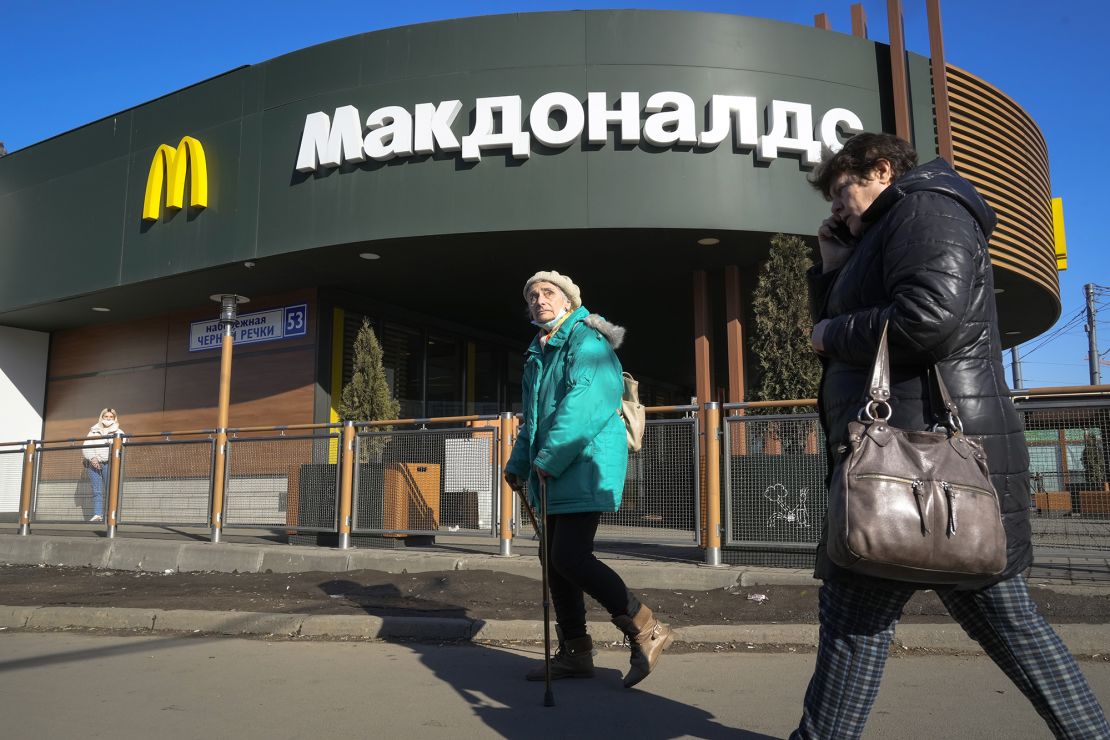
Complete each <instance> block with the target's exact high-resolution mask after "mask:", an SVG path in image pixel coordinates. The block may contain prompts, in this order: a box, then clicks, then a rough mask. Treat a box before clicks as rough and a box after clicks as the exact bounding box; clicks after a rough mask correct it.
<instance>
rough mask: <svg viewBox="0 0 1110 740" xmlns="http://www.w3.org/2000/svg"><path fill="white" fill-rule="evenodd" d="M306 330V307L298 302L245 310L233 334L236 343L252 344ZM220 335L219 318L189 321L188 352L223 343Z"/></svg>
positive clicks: (290, 335)
mask: <svg viewBox="0 0 1110 740" xmlns="http://www.w3.org/2000/svg"><path fill="white" fill-rule="evenodd" d="M307 332H308V306H307V304H304V303H301V304H299V305H296V306H286V307H285V308H273V309H270V310H269V311H258V312H255V313H245V314H243V315H242V316H240V317H239V320H238V321H236V322H235V333H234V335H233V336H234V339H235V343H236V344H253V343H255V342H274V341H277V340H279V339H289V338H291V337H303V336H304V335H305V334H306V333H307ZM223 334H224V329H223V324H221V323H220V322H218V321H194V322H193V323H191V324H189V351H190V352H200V351H201V350H206V349H216V348H217V347H219V346H221V345H222V344H223Z"/></svg>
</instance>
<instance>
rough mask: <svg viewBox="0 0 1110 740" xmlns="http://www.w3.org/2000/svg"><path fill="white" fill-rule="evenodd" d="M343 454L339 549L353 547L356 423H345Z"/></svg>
mask: <svg viewBox="0 0 1110 740" xmlns="http://www.w3.org/2000/svg"><path fill="white" fill-rule="evenodd" d="M340 447H341V448H342V450H343V452H342V454H341V455H340V457H339V465H340V467H339V549H340V550H348V549H350V547H351V500H352V490H353V488H354V478H355V423H354V422H353V421H345V422H343V443H342V445H340Z"/></svg>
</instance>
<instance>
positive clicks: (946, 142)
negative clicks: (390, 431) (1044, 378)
mask: <svg viewBox="0 0 1110 740" xmlns="http://www.w3.org/2000/svg"><path fill="white" fill-rule="evenodd" d="M892 46H893V53H892V47H891V46H888V45H887V44H882V43H877V42H874V41H871V40H868V38H867V37H866V32H865V31H863V32H860V30H859V29H857V31H856V33H855V34H853V35H849V34H845V33H838V32H833V31H830V30H827V29H824V28H819V27H814V28H809V27H802V26H797V25H792V24H786V23H780V22H776V21H770V20H764V19H759V18H750V17H740V16H732V15H716V14H703V13H692V12H657V11H613V12H610V11H596V12H594V11H589V12H557V13H536V14H518V15H506V16H491V17H479V18H469V19H463V20H454V21H445V22H437V23H428V24H423V25H417V26H411V27H403V28H395V29H390V30H384V31H376V32H372V33H366V34H362V35H359V36H352V37H349V38H344V39H339V40H337V41H332V42H329V43H326V44H322V45H319V46H314V47H311V48H308V49H303V50H301V51H297V52H294V53H291V54H288V55H286V56H282V57H279V58H276V59H272V60H269V61H266V62H263V63H260V64H255V65H250V66H244V67H240V68H237V69H234V70H231V71H229V72H227V73H226V74H223V75H221V76H218V77H215V78H213V79H209V80H206V81H204V82H200V83H198V84H196V85H193V86H191V87H188V88H186V89H183V90H179V91H177V92H174V93H171V94H169V95H166V96H164V97H161V98H158V99H156V100H152V101H150V102H148V103H145V104H142V105H139V106H137V107H135V108H132V109H129V110H125V111H121V112H120V113H118V114H116V115H113V116H109V117H107V118H104V119H102V120H98V121H93V122H91V123H89V124H87V125H85V126H83V127H81V128H79V129H76V130H74V131H70V132H68V133H64V134H61V135H59V136H56V137H54V138H52V139H49V140H46V141H43V142H40V143H37V144H35V145H33V146H29V147H27V148H25V149H22V150H18V151H15V152H13V153H11V154H10V155H8V156H6V157H4V158H2V159H0V260H2V262H0V264H2V265H3V269H2V270H0V367H2V369H3V386H2V388H0V394H2V398H0V404H2V405H3V408H4V409H5V414H4V415H3V417H4V418H3V420H2V422H0V424H2V425H4V426H3V429H2V433H0V437H3V438H4V439H32V438H35V439H42V438H45V439H58V438H69V437H83V436H84V435H85V433H86V432H87V431H88V428H89V426H90V425H91V424H92V423H93V422H94V421H95V419H96V417H97V414H98V412H99V410H100V409H101V408H102V407H106V406H111V407H114V408H116V409H118V410H119V413H120V418H121V422H122V427H123V428H124V429H125V430H126V431H127V432H129V433H143V432H158V431H162V430H173V429H177V430H180V429H198V428H211V427H213V426H215V424H216V404H217V387H218V382H219V362H220V357H219V356H220V352H219V350H218V347H219V331H220V328H219V324H218V322H217V318H218V312H219V306H218V304H216V303H213V302H212V300H211V296H217V297H218V296H219V295H220V294H227V293H234V294H238V295H241V296H246V297H247V298H249V302H248V303H244V304H243V305H242V306H241V307H240V319H241V322H240V325H239V326H238V327H237V329H236V344H235V360H234V367H233V374H232V386H231V407H230V420H231V424H232V425H233V426H251V425H270V424H300V423H313V422H327V421H329V420H334V419H335V418H337V417H336V404H337V400H338V395H339V389H340V387H341V385H342V383H343V381H344V379H345V378H347V377H349V373H350V367H351V356H352V344H353V339H354V335H355V333H356V331H357V329H358V327H359V326H360V325H361V323H362V321H363V319H364V318H365V319H368V320H369V321H370V322H371V323H372V325H373V326H374V327H375V329H376V331H377V334H378V336H379V338H380V340H381V343H382V346H383V349H384V362H385V366H386V370H387V375H388V378H389V381H390V383H391V385H392V389H393V392H394V394H395V396H396V397H397V398H398V399H399V400H400V402H401V415H402V416H403V417H435V416H448V415H459V414H475V413H493V412H498V411H505V410H512V409H515V408H517V407H518V405H519V393H520V387H519V386H520V376H521V352H522V351H523V349H524V347H525V346H526V344H527V343H528V341H529V340H530V338H531V335H532V332H533V328H532V327H530V326H529V324H528V322H527V317H526V313H525V306H524V303H523V300H522V296H521V289H522V287H523V283H524V280H525V279H526V278H527V277H528V276H529V275H531V274H532V273H533V272H535V271H536V270H538V269H556V270H559V271H560V272H563V273H566V274H569V275H571V276H572V277H573V278H574V280H575V281H576V282H577V283H578V285H579V286H580V287H581V289H582V294H583V297H584V302H585V304H586V306H587V307H589V308H590V309H591V310H593V311H594V312H597V313H601V314H604V315H605V316H606V317H607V318H609V319H610V320H612V321H614V322H616V323H618V324H622V325H624V326H625V327H626V328H627V330H628V333H627V339H626V342H625V345H624V347H622V349H621V359H622V361H623V363H624V365H625V367H626V369H628V370H629V371H631V372H632V373H634V374H635V375H636V376H637V377H638V378H639V379H640V380H641V394H642V400H644V402H645V403H646V404H648V405H652V404H668V403H687V402H689V400H690V399H691V398H692V397H697V398H698V400H699V401H705V400H720V401H739V400H743V398H744V393H745V386H748V387H750V386H751V385H752V383H753V380H754V378H753V376H752V372H751V366H752V363H751V360H750V357H749V356H748V350H747V347H746V342H745V332H746V329H747V326H748V323H749V322H750V321H751V319H752V310H751V295H752V290H753V287H754V285H755V281H756V275H757V270H758V268H759V265H760V263H761V261H762V260H764V259H765V257H766V255H767V251H768V247H769V241H770V239H771V237H772V236H773V235H774V234H776V233H779V232H783V233H787V234H797V235H801V236H802V237H804V238H806V239H807V240H809V241H810V242H811V243H813V244H814V246H815V244H816V240H815V236H814V234H815V232H816V227H817V225H818V224H819V223H820V221H821V220H822V218H824V216H825V215H826V213H827V209H828V205H827V204H826V203H825V202H824V201H823V200H822V199H821V198H820V197H819V196H818V195H817V194H816V193H815V191H814V190H813V189H812V187H811V186H810V185H809V183H808V181H807V176H808V175H809V173H810V172H811V170H812V167H813V165H814V164H815V163H816V162H817V161H819V159H820V157H821V154H822V148H823V147H826V146H827V147H832V148H835V147H837V146H838V145H839V144H840V142H842V141H843V139H844V138H845V137H846V136H848V135H850V134H851V133H852V132H854V131H857V130H887V131H892V132H893V131H901V132H904V133H906V134H907V135H908V136H909V138H910V139H911V140H912V141H913V142H914V144H915V146H916V148H917V149H918V151H919V152H920V154H921V160H922V161H928V160H930V159H932V158H934V157H936V156H938V154H939V153H942V152H945V153H947V152H948V151H950V157H951V158H952V160H953V161H954V163H955V165H956V167H957V169H958V170H960V171H961V172H962V173H963V174H964V175H965V176H967V177H968V178H970V179H971V180H972V181H974V182H975V184H976V185H977V186H978V187H979V188H980V190H981V192H982V193H983V194H984V196H985V197H986V198H987V199H988V200H989V201H990V202H991V204H992V205H993V206H994V207H995V209H996V210H997V212H998V215H999V219H1000V224H999V227H998V230H997V232H996V234H995V236H994V238H993V241H992V244H991V247H992V254H993V258H994V265H995V273H996V282H997V285H998V288H999V291H1000V292H999V294H998V296H997V299H998V304H999V309H1000V320H1001V323H1002V331H1003V334H1004V340H1005V341H1006V342H1007V343H1016V342H1018V341H1026V340H1028V339H1030V338H1032V337H1033V336H1035V335H1037V334H1039V333H1041V332H1043V331H1045V330H1046V329H1047V328H1049V327H1050V326H1051V325H1052V324H1053V323H1054V322H1055V320H1056V319H1057V317H1058V315H1059V312H1060V298H1059V286H1058V281H1057V269H1058V266H1059V265H1058V261H1057V254H1056V251H1055V242H1054V230H1053V223H1054V222H1053V208H1052V201H1051V191H1050V181H1049V174H1048V164H1047V152H1046V149H1045V144H1044V140H1043V137H1042V136H1041V134H1040V131H1039V130H1038V128H1037V126H1036V123H1035V122H1034V121H1032V120H1031V119H1030V118H1029V116H1028V115H1027V114H1026V113H1025V112H1024V111H1023V110H1022V109H1021V107H1020V106H1019V105H1018V104H1017V103H1015V102H1014V101H1013V100H1011V99H1010V98H1008V97H1007V96H1006V95H1005V94H1004V93H1003V92H1001V91H999V90H998V89H996V88H995V87H993V86H992V85H991V84H990V82H989V81H985V80H982V79H979V78H978V77H976V76H975V75H974V70H972V71H970V72H968V71H964V70H961V69H957V68H955V67H952V66H946V65H944V63H943V59H939V58H938V53H937V50H936V49H934V52H933V54H932V58H929V57H925V56H919V55H917V54H914V53H905V52H904V51H903V50H902V49H901V39H897V40H895V43H893V44H892ZM941 82H943V84H939V83H941ZM935 100H936V101H940V102H939V103H935V102H934V101H935ZM945 100H946V101H947V102H945ZM0 503H2V504H3V505H2V506H0V510H3V511H13V510H14V509H15V504H16V502H15V501H4V502H0Z"/></svg>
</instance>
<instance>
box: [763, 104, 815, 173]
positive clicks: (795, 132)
mask: <svg viewBox="0 0 1110 740" xmlns="http://www.w3.org/2000/svg"><path fill="white" fill-rule="evenodd" d="M768 119H769V120H770V121H771V125H770V126H769V128H770V129H771V130H770V131H768V132H767V133H765V134H764V135H763V136H760V137H759V143H758V144H757V145H756V147H755V156H756V157H758V158H759V160H760V161H761V162H770V161H771V160H772V159H777V158H778V156H779V152H780V151H784V152H796V153H798V154H801V155H802V162H804V163H805V164H808V165H815V164H818V163H820V161H821V142H819V141H815V140H814V138H813V109H812V108H811V107H810V106H808V105H806V104H805V103H790V102H787V101H785V100H772V101H771V107H770V109H769V113H768Z"/></svg>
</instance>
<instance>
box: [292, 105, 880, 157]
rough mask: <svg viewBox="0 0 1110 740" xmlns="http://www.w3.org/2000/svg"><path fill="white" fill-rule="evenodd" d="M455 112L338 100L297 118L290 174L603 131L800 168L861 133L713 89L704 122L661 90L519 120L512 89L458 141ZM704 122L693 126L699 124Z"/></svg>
mask: <svg viewBox="0 0 1110 740" xmlns="http://www.w3.org/2000/svg"><path fill="white" fill-rule="evenodd" d="M462 110H463V104H462V102H461V101H459V100H445V101H442V102H439V103H417V104H416V105H415V106H414V108H413V112H412V113H410V112H409V110H408V109H407V108H404V107H402V106H396V105H390V106H384V107H381V108H378V109H377V110H375V111H374V112H373V113H371V114H370V115H369V116H367V117H366V121H365V123H363V120H362V117H361V116H360V114H359V111H358V109H357V108H355V107H354V106H353V105H344V106H341V107H339V108H336V109H335V111H334V112H333V114H332V115H330V116H329V115H328V114H327V113H325V112H323V111H317V112H315V113H309V114H308V115H307V116H306V117H305V122H304V130H303V131H302V133H301V143H300V149H299V151H298V153H297V164H296V169H297V171H298V172H317V171H319V170H321V169H326V168H333V167H338V166H339V165H341V164H343V163H344V162H364V161H366V160H367V159H373V160H376V161H379V162H384V161H387V160H391V159H395V158H398V157H411V156H415V155H429V154H435V153H436V152H437V151H438V152H448V153H452V152H460V156H461V157H462V159H463V160H464V161H466V162H475V163H476V162H481V161H482V154H483V153H484V152H490V151H497V150H508V152H509V154H511V156H512V157H513V158H514V159H519V160H526V159H528V158H529V157H530V156H531V154H532V140H533V139H535V141H536V143H537V144H538V145H540V146H544V147H548V148H550V149H566V148H567V147H569V146H570V145H571V144H573V143H574V141H576V140H579V139H581V138H582V137H583V136H584V137H585V140H586V142H587V143H589V144H592V145H594V146H605V145H606V144H608V143H609V139H610V129H616V132H615V134H614V136H613V140H614V141H615V142H619V143H621V144H623V145H635V144H639V143H640V139H641V136H642V137H643V140H644V141H645V142H646V143H648V144H650V145H652V146H653V147H660V148H672V147H689V148H694V147H697V148H699V149H714V148H716V147H717V146H719V145H721V144H723V143H724V142H726V141H727V140H728V139H729V132H730V131H731V132H732V147H733V150H734V151H736V152H749V151H753V150H754V151H755V156H756V158H757V159H758V160H759V161H760V162H771V161H773V160H776V159H779V158H780V157H782V156H783V155H784V154H786V155H794V156H796V157H797V158H798V159H799V161H800V163H801V165H802V166H803V167H812V166H814V165H816V164H818V163H819V162H820V161H821V153H822V150H823V149H828V150H829V151H832V152H837V151H840V149H841V148H842V147H843V146H844V143H843V140H842V137H848V136H851V135H852V134H856V133H859V132H860V131H863V130H864V126H863V120H862V119H861V118H860V117H859V116H858V115H856V114H855V113H854V112H852V111H850V110H848V109H847V108H831V109H829V110H827V111H825V112H824V113H822V114H821V115H820V117H819V120H820V122H819V123H818V124H817V126H816V128H815V127H814V123H813V122H814V110H813V107H812V106H811V105H809V104H807V103H797V102H791V101H787V100H772V101H770V102H769V103H768V104H767V106H766V107H765V108H764V121H763V123H764V129H763V130H762V132H761V130H760V121H759V104H758V101H757V100H756V98H754V97H751V96H746V95H713V96H711V97H710V99H709V104H708V111H707V115H706V119H707V120H705V121H700V120H699V119H701V115H700V114H699V113H698V108H697V104H696V103H695V101H694V99H693V98H691V97H690V96H689V95H686V94H685V93H682V92H676V91H673V90H667V91H663V92H657V93H655V94H653V95H651V96H650V97H648V99H647V101H646V103H645V104H644V106H643V108H642V109H641V106H640V93H638V92H622V93H620V94H619V95H617V97H616V98H615V99H614V98H613V96H611V95H610V94H609V93H604V92H589V93H586V100H585V101H584V102H583V101H582V100H581V99H580V98H578V97H576V96H575V95H572V94H571V93H567V92H550V93H546V94H544V95H541V96H539V97H538V98H536V100H535V101H534V102H533V103H532V106H531V107H530V108H529V109H528V117H527V119H526V120H525V119H524V118H522V115H523V112H524V110H525V108H524V101H523V100H522V99H521V97H520V96H519V95H504V96H499V97H488V98H478V99H476V100H475V101H474V128H473V129H472V130H471V131H470V133H468V134H464V135H462V136H461V137H460V136H457V135H456V132H455V131H454V130H452V126H453V125H454V123H455V121H456V120H457V119H458V117H459V114H460V113H461V112H462ZM701 123H704V124H705V126H704V127H702V128H701V130H700V131H699V130H698V129H699V126H700V124H701Z"/></svg>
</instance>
